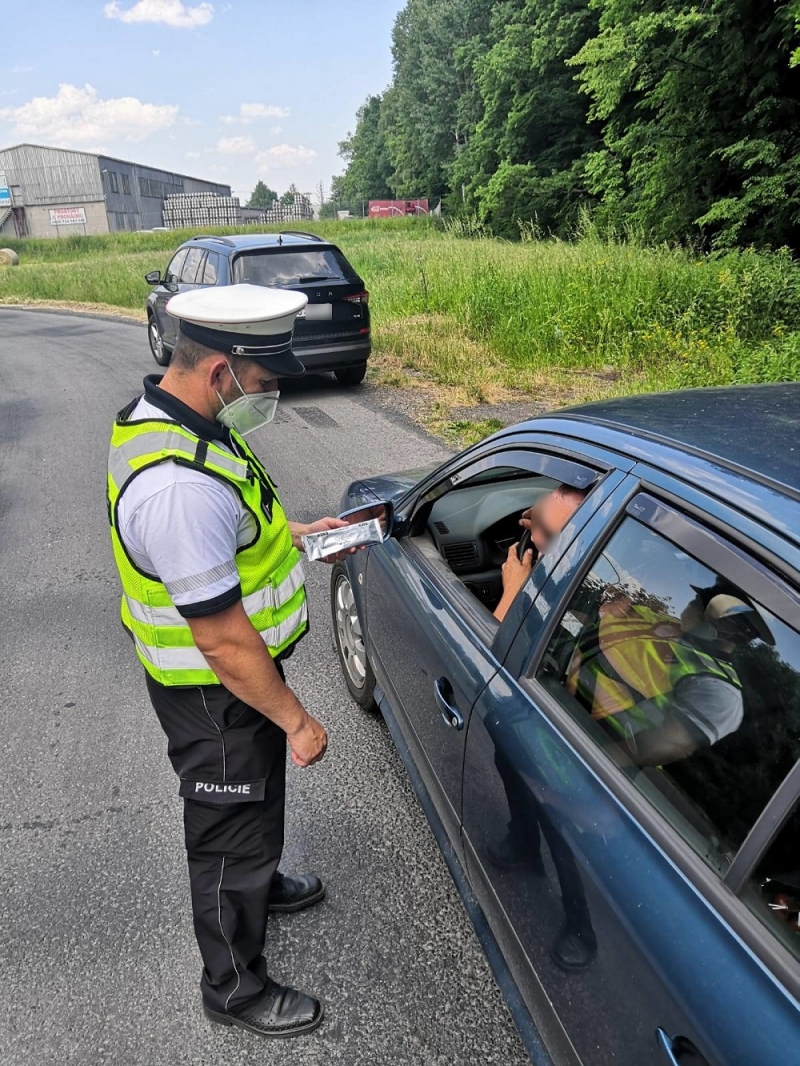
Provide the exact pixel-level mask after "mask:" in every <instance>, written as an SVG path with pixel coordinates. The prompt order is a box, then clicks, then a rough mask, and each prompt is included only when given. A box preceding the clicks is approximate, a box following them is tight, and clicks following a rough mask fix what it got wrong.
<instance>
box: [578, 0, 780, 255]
mask: <svg viewBox="0 0 800 1066" xmlns="http://www.w3.org/2000/svg"><path fill="white" fill-rule="evenodd" d="M596 3H597V6H598V8H599V10H600V23H599V32H598V34H597V35H596V36H595V37H593V38H592V39H591V40H589V41H587V43H586V44H585V45H584V46H583V48H582V49H581V50H580V52H579V53H578V55H577V57H576V59H575V60H574V63H575V64H576V66H577V67H578V68H579V76H580V79H581V83H582V85H583V88H584V90H585V91H586V93H587V94H588V95H589V97H590V99H591V109H590V117H591V118H592V119H594V120H596V121H598V122H600V123H602V127H603V147H602V148H600V149H599V150H598V151H596V152H594V153H593V154H592V155H591V156H590V157H589V159H588V161H587V181H588V184H589V186H590V189H591V190H592V191H593V192H594V193H595V194H596V195H597V196H598V197H599V198H601V200H602V211H601V214H602V215H603V216H604V217H605V218H606V219H607V220H608V221H609V222H611V223H613V224H617V223H620V222H623V223H633V224H634V225H635V226H636V227H637V228H639V229H641V230H643V231H644V232H645V233H646V234H648V235H650V236H652V237H653V238H657V239H669V240H675V239H678V240H680V239H683V238H685V237H687V236H694V237H695V238H697V237H700V238H701V239H706V240H713V241H714V242H715V243H717V244H721V245H730V244H734V243H755V244H765V245H766V244H782V243H788V244H791V245H793V246H796V245H797V241H798V239H800V228H799V226H800V70H797V69H794V68H792V66H791V59H792V46H793V43H794V40H795V39H796V30H795V24H794V20H793V17H792V13H791V10H790V8H789V7H788V6H787V5H786V4H785V3H778V2H776V0H736V2H735V3H732V2H731V0H706V2H705V3H703V4H702V5H696V4H693V3H689V2H686V0H596Z"/></svg>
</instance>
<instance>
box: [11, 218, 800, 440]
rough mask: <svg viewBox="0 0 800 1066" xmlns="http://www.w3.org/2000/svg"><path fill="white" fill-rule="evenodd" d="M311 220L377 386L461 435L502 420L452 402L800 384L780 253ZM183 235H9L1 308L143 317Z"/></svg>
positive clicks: (799, 285) (794, 318)
mask: <svg viewBox="0 0 800 1066" xmlns="http://www.w3.org/2000/svg"><path fill="white" fill-rule="evenodd" d="M309 225H310V227H311V228H312V229H313V230H314V231H315V232H318V233H320V235H322V236H324V237H326V238H328V239H331V240H334V241H335V242H336V243H337V244H339V245H340V246H341V247H342V249H343V250H344V251H345V253H346V254H347V256H348V258H349V259H350V260H351V262H352V263H353V265H354V266H355V268H356V269H357V270H358V271H359V272H360V273H361V274H362V275H363V277H364V278H365V279H366V281H367V285H368V287H369V289H370V290H371V292H372V302H371V307H372V310H373V322H374V339H375V347H376V351H375V357H374V360H373V368H372V370H371V372H370V376H371V379H372V380H374V381H377V382H381V383H384V384H387V385H401V386H413V387H415V388H416V389H417V390H418V392H419V394H420V395H423V396H424V397H425V398H426V401H427V402H426V404H425V405H424V406H425V411H426V416H427V419H428V421H429V422H430V423H432V424H433V425H434V426H435V428H437V429H438V430H439V431H440V432H444V433H445V434H449V435H450V436H451V437H452V438H453V439H460V440H467V439H476V438H477V437H478V436H480V435H481V434H482V433H484V432H488V431H490V430H492V429H494V428H496V426H497V424H498V423H496V422H495V421H494V420H493V419H483V420H480V421H478V422H472V421H471V420H470V419H469V418H467V417H465V413H464V412H463V411H462V417H461V418H459V419H453V418H452V416H451V411H452V409H453V408H454V407H456V408H469V407H472V406H474V405H476V404H479V403H489V404H498V403H509V402H516V403H521V404H522V405H523V407H524V403H525V401H526V398H527V397H529V398H530V403H531V407H532V409H538V408H539V407H540V406H541V404H542V402H544V403H545V404H547V405H551V406H557V405H558V404H561V403H565V402H579V401H581V400H586V399H593V398H597V397H602V396H608V395H618V394H623V393H632V392H639V391H649V390H653V389H671V388H679V387H683V386H689V385H714V384H727V383H730V382H737V383H739V382H758V381H781V380H783V381H785V380H794V379H798V378H800V266H798V265H795V264H794V263H793V262H792V260H791V258H790V257H789V256H788V255H786V254H783V253H774V254H759V253H755V252H751V251H745V252H732V253H728V254H726V255H723V256H717V257H708V256H697V255H692V254H691V253H689V252H687V251H685V250H682V249H674V248H666V247H659V248H647V247H643V246H642V245H639V244H637V243H635V242H621V243H610V242H605V241H602V240H600V239H599V238H598V237H597V236H596V235H593V234H588V235H586V236H584V237H582V238H581V239H578V240H576V241H574V242H570V243H565V242H560V241H529V242H523V243H520V244H508V243H506V242H503V241H497V240H493V239H489V238H474V237H460V236H456V235H453V234H448V233H447V232H445V231H443V230H442V229H441V228H438V227H436V226H434V225H433V224H429V223H426V222H421V221H415V220H407V221H402V222H398V221H385V222H374V221H373V222H370V221H366V222H346V223H314V224H309ZM274 228H276V229H277V228H280V227H274ZM284 228H287V227H284ZM215 232H220V233H223V232H226V231H224V230H218V231H215ZM227 232H231V231H230V230H229V231H227ZM188 236H191V233H190V232H172V233H138V234H113V235H109V236H107V237H69V238H66V239H61V240H58V241H55V240H53V241H44V240H41V241H35V240H25V241H6V242H5V243H6V244H7V245H8V246H10V247H14V248H16V250H17V251H18V252H19V255H20V260H21V262H20V265H19V266H18V267H15V268H5V269H3V268H0V303H14V302H30V301H37V300H38V301H53V302H57V303H58V302H63V303H67V304H84V305H85V304H92V305H100V306H102V307H106V308H122V309H124V310H126V311H128V312H130V313H133V314H138V315H142V314H143V312H142V308H143V307H144V301H145V298H146V296H147V293H148V286H147V283H146V282H145V281H144V279H143V275H144V274H145V272H146V271H148V270H152V269H154V268H156V267H160V268H161V269H162V270H163V268H164V267H165V266H166V263H167V261H168V258H169V254H170V252H171V251H172V250H173V249H174V248H175V247H177V245H178V244H179V243H181V241H183V240H185V239H186V237H188Z"/></svg>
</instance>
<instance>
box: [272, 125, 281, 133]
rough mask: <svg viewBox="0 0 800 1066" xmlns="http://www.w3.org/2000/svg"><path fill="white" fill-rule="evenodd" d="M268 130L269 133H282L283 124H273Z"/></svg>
mask: <svg viewBox="0 0 800 1066" xmlns="http://www.w3.org/2000/svg"><path fill="white" fill-rule="evenodd" d="M269 132H270V133H283V126H273V127H272V128H271V129H270V131H269Z"/></svg>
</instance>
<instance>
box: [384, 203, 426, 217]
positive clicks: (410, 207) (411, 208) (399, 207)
mask: <svg viewBox="0 0 800 1066" xmlns="http://www.w3.org/2000/svg"><path fill="white" fill-rule="evenodd" d="M428 214H430V211H429V210H428V201H427V200H370V202H369V217H370V218H404V217H405V216H406V215H428Z"/></svg>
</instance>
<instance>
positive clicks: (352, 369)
mask: <svg viewBox="0 0 800 1066" xmlns="http://www.w3.org/2000/svg"><path fill="white" fill-rule="evenodd" d="M366 373H367V364H366V363H359V364H358V366H343V367H340V369H339V370H334V374H335V375H336V380H337V381H338V382H339V384H340V385H360V384H361V382H362V381H363V380H364V375H365V374H366Z"/></svg>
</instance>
